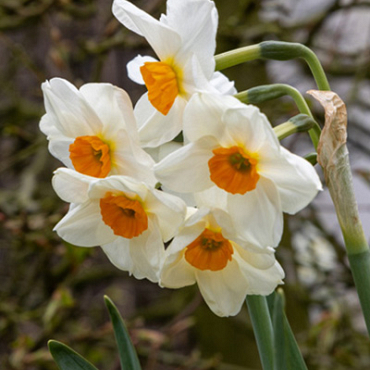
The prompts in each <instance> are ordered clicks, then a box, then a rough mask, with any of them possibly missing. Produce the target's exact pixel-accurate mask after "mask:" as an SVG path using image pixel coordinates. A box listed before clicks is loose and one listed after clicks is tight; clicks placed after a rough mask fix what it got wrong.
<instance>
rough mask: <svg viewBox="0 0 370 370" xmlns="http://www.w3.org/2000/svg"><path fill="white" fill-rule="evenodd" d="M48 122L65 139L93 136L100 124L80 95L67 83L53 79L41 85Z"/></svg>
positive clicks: (99, 128) (59, 79)
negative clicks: (48, 117)
mask: <svg viewBox="0 0 370 370" xmlns="http://www.w3.org/2000/svg"><path fill="white" fill-rule="evenodd" d="M41 87H42V90H43V93H44V102H45V109H46V113H47V114H48V115H50V122H52V124H53V125H55V126H56V128H57V129H58V130H59V131H60V132H61V133H62V134H63V135H64V136H67V137H71V138H76V137H78V136H83V135H95V134H96V133H97V132H100V131H101V129H102V123H101V122H100V120H99V118H98V116H97V115H96V114H95V112H94V111H93V109H92V108H91V107H90V106H89V104H87V102H86V101H85V99H84V98H83V96H82V94H81V93H80V92H79V91H78V90H77V89H76V88H75V87H74V86H73V85H72V84H71V83H69V82H68V81H66V80H63V79H61V78H53V79H51V80H50V81H47V82H44V83H43V84H42V85H41Z"/></svg>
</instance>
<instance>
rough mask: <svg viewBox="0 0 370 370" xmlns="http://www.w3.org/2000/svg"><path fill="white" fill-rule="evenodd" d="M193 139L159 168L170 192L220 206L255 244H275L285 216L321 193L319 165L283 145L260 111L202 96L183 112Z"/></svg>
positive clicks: (188, 135) (158, 173) (188, 136)
mask: <svg viewBox="0 0 370 370" xmlns="http://www.w3.org/2000/svg"><path fill="white" fill-rule="evenodd" d="M184 135H185V137H186V139H187V140H188V141H189V143H188V144H186V145H185V146H184V147H182V148H181V149H179V150H177V151H175V152H173V153H171V154H170V155H168V156H167V157H166V158H164V159H163V160H162V161H161V162H159V163H158V164H157V165H156V166H155V173H156V176H157V178H158V179H159V181H160V182H161V183H162V184H164V185H165V186H166V187H167V188H169V189H171V190H173V191H176V192H179V193H180V192H183V193H195V197H196V199H197V202H198V205H199V206H200V205H203V206H207V207H211V208H212V207H219V208H222V209H224V210H225V211H227V212H228V213H229V214H230V215H231V217H232V218H233V222H234V224H235V228H236V229H237V231H238V232H239V233H240V234H241V235H242V236H243V238H244V239H245V240H247V241H249V242H251V243H252V244H256V245H260V246H262V247H264V246H276V245H277V244H278V243H279V240H280V238H281V235H282V227H283V212H287V213H290V214H294V213H296V212H298V211H299V210H301V209H302V208H304V207H305V206H306V205H307V204H308V203H309V202H311V200H312V199H313V198H314V197H315V196H316V194H317V192H318V191H319V190H321V188H322V187H321V183H320V180H319V177H318V176H317V174H316V172H315V170H314V168H313V166H312V165H311V164H310V163H309V162H307V161H306V160H305V159H303V158H301V157H299V156H297V155H295V154H292V153H290V152H289V151H288V150H286V149H285V148H283V147H282V146H280V144H279V141H278V139H277V138H276V135H275V134H274V131H273V130H272V128H271V126H270V124H269V122H268V120H267V118H266V117H265V116H264V115H263V114H261V113H260V111H259V110H258V108H256V107H254V106H251V105H245V104H242V103H240V102H239V101H238V100H237V99H235V98H233V97H227V96H226V97H220V96H216V95H210V94H196V95H194V96H193V98H192V99H191V100H190V102H189V103H188V105H187V108H186V111H185V113H184Z"/></svg>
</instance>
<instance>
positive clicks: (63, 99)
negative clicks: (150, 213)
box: [40, 78, 156, 184]
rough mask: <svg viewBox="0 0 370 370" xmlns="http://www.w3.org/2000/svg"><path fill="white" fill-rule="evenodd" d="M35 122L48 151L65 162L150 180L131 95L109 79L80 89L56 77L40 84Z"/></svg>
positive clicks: (97, 173)
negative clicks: (39, 111)
mask: <svg viewBox="0 0 370 370" xmlns="http://www.w3.org/2000/svg"><path fill="white" fill-rule="evenodd" d="M42 90H43V93H44V101H45V109H46V114H45V115H44V116H43V117H42V119H41V122H40V129H41V131H42V132H43V133H44V134H46V135H47V137H48V140H49V150H50V152H51V154H53V155H54V156H55V157H56V158H58V159H59V160H61V161H62V162H63V163H64V164H65V165H66V166H67V167H69V168H74V169H75V170H76V171H78V172H80V173H82V174H85V175H88V176H93V177H98V178H104V177H106V176H108V175H116V174H119V175H126V176H132V177H135V178H137V179H139V180H142V181H145V182H149V183H151V184H155V182H156V180H155V178H154V176H153V173H152V168H153V164H154V161H153V160H152V159H151V157H150V156H149V155H148V154H147V153H145V152H144V151H143V149H141V147H140V145H139V138H138V133H137V127H136V122H135V117H134V114H133V109H132V105H131V101H130V98H129V97H128V95H127V93H126V92H125V91H123V90H121V89H119V88H118V87H115V86H113V85H111V84H105V83H104V84H103V83H100V84H99V83H91V84H86V85H83V86H82V87H81V88H80V89H79V90H78V89H77V88H76V87H74V86H73V85H72V84H71V83H69V82H68V81H66V80H63V79H61V78H53V79H52V80H50V81H47V82H45V83H43V84H42Z"/></svg>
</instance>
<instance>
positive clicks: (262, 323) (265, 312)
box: [246, 295, 274, 370]
mask: <svg viewBox="0 0 370 370" xmlns="http://www.w3.org/2000/svg"><path fill="white" fill-rule="evenodd" d="M246 301H247V306H248V311H249V316H250V318H251V321H252V326H253V330H254V335H255V337H256V341H257V347H258V352H259V354H260V358H261V362H262V367H263V370H273V369H274V333H273V327H272V321H271V316H270V313H269V309H268V306H267V301H266V297H263V296H260V295H248V296H247V298H246Z"/></svg>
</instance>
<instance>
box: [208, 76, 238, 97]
mask: <svg viewBox="0 0 370 370" xmlns="http://www.w3.org/2000/svg"><path fill="white" fill-rule="evenodd" d="M210 82H211V85H212V86H214V87H215V88H216V89H217V90H218V91H219V92H220V93H221V94H223V95H234V94H236V92H237V91H236V89H235V86H234V81H230V80H229V79H228V78H227V77H226V76H225V75H224V74H223V73H221V72H214V73H213V76H212V79H211V81H210Z"/></svg>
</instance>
